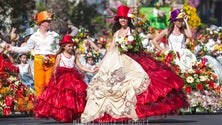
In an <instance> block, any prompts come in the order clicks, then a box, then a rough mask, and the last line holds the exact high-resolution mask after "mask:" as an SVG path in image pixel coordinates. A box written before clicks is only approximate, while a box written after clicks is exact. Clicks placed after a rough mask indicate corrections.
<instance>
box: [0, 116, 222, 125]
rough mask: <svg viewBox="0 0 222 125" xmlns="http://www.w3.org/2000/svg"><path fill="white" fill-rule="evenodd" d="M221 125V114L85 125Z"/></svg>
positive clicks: (31, 122)
mask: <svg viewBox="0 0 222 125" xmlns="http://www.w3.org/2000/svg"><path fill="white" fill-rule="evenodd" d="M130 124H131V125H222V113H217V114H194V115H177V116H167V117H166V118H164V119H160V118H158V117H150V118H148V119H147V120H145V121H138V122H136V123H133V122H128V123H88V124H86V125H130ZM0 125H82V124H81V123H61V122H56V121H55V120H53V119H48V120H47V119H37V118H34V117H27V116H10V117H0Z"/></svg>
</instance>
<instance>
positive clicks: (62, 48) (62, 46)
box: [56, 43, 75, 57]
mask: <svg viewBox="0 0 222 125" xmlns="http://www.w3.org/2000/svg"><path fill="white" fill-rule="evenodd" d="M67 44H70V43H63V44H62V45H61V46H60V47H59V50H58V51H57V53H56V57H57V56H58V55H59V54H60V53H62V52H64V50H65V46H66V45H67ZM73 54H75V51H74V49H73Z"/></svg>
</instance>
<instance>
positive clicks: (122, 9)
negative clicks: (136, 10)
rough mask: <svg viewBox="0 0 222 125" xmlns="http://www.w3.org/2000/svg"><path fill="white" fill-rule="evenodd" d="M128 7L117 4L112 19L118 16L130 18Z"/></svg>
mask: <svg viewBox="0 0 222 125" xmlns="http://www.w3.org/2000/svg"><path fill="white" fill-rule="evenodd" d="M129 14H130V8H129V7H128V6H119V7H118V9H117V15H116V16H115V17H114V20H117V19H118V18H119V17H127V18H130V16H129Z"/></svg>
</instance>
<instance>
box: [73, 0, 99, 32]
mask: <svg viewBox="0 0 222 125" xmlns="http://www.w3.org/2000/svg"><path fill="white" fill-rule="evenodd" d="M69 5H74V3H73V2H70V4H69ZM96 8H97V5H96V4H91V5H89V4H88V3H87V1H86V0H82V1H80V2H79V3H78V4H77V5H76V6H70V10H71V11H70V13H69V15H70V20H71V22H72V23H73V24H74V25H76V26H78V27H81V26H83V27H85V28H87V29H88V30H89V32H90V34H92V35H93V33H95V32H96V31H95V27H96V26H97V25H95V24H93V22H92V21H93V19H94V18H96V17H98V16H101V14H99V13H98V11H97V10H96Z"/></svg>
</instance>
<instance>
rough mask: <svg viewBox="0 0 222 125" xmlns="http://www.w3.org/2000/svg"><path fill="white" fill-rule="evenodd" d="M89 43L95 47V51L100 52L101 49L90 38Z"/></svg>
mask: <svg viewBox="0 0 222 125" xmlns="http://www.w3.org/2000/svg"><path fill="white" fill-rule="evenodd" d="M87 41H88V42H89V44H90V45H91V46H92V47H93V49H94V50H96V51H99V47H97V45H96V44H95V43H94V42H93V41H92V40H91V39H90V38H88V39H87Z"/></svg>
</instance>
